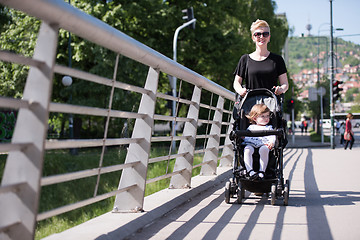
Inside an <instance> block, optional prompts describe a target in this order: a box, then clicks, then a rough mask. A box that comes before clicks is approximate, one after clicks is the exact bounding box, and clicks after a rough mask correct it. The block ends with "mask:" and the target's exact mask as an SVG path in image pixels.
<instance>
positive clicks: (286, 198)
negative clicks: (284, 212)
mask: <svg viewBox="0 0 360 240" xmlns="http://www.w3.org/2000/svg"><path fill="white" fill-rule="evenodd" d="M289 193H290V182H289V180H286V183H285V185H284V206H287V205H288V204H289Z"/></svg>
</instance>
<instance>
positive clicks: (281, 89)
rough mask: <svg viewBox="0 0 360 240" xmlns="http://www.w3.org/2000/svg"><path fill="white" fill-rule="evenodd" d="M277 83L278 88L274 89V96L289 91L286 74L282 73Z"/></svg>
mask: <svg viewBox="0 0 360 240" xmlns="http://www.w3.org/2000/svg"><path fill="white" fill-rule="evenodd" d="M279 83H280V86H276V87H275V94H276V95H280V94H282V93H285V92H286V91H287V90H288V89H289V81H288V78H287V75H286V73H283V74H281V75H280V76H279Z"/></svg>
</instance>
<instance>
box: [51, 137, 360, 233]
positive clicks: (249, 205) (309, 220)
mask: <svg viewBox="0 0 360 240" xmlns="http://www.w3.org/2000/svg"><path fill="white" fill-rule="evenodd" d="M291 140H292V139H291V138H290V139H289V145H288V146H287V148H286V149H285V151H284V167H285V170H284V176H285V178H286V179H290V180H291V190H290V201H289V206H287V207H284V206H281V204H282V203H279V205H278V206H272V205H270V203H269V199H268V198H266V197H256V196H254V195H253V194H251V195H250V193H247V194H246V196H247V199H246V200H245V202H244V204H242V205H239V204H226V203H224V186H225V182H226V181H227V180H228V179H229V178H230V177H231V175H232V173H231V168H225V167H223V168H218V169H219V170H218V175H217V176H197V177H195V178H193V181H192V188H191V189H165V190H163V191H160V192H157V193H155V194H152V195H150V196H148V197H146V198H145V202H144V209H145V212H143V213H127V214H121V213H120V214H113V213H107V214H104V215H102V216H100V217H97V218H95V219H92V220H90V221H88V222H86V223H84V224H81V225H79V226H77V227H74V228H72V229H69V230H67V231H64V232H62V233H60V234H54V235H52V236H49V237H47V238H45V239H47V240H60V239H61V240H62V239H67V240H71V239H82V240H87V239H97V240H110V239H111V240H112V239H114V240H115V239H116V240H118V239H154V240H156V239H158V240H163V239H228V240H230V239H272V240H274V239H276V240H277V239H279V240H280V239H301V240H304V239H305V240H306V239H317V240H318V239H324V240H325V239H326V240H328V239H339V240H341V239H348V240H352V239H354V240H355V239H356V240H357V239H360V228H358V226H357V225H358V222H359V220H358V217H359V216H360V205H359V203H360V185H359V184H358V183H359V180H358V169H359V167H360V161H359V159H358V155H359V154H360V147H359V141H358V140H357V143H356V144H355V145H354V149H353V150H352V151H349V150H347V151H344V150H343V149H340V148H339V147H337V148H336V149H330V144H329V143H325V144H321V143H314V142H311V141H310V136H308V135H303V136H302V135H301V134H296V135H295V144H293V143H292V142H291ZM338 140H339V138H338V137H336V140H335V141H336V143H338ZM339 163H342V164H339ZM349 166H351V167H349ZM352 166H354V167H352ZM340 173H346V174H341V175H340ZM232 201H234V199H232ZM280 202H281V200H280Z"/></svg>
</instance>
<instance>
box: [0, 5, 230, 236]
mask: <svg viewBox="0 0 360 240" xmlns="http://www.w3.org/2000/svg"><path fill="white" fill-rule="evenodd" d="M0 3H2V4H4V5H6V6H8V7H11V8H14V9H17V10H20V11H23V12H25V13H26V14H29V15H31V16H34V17H36V18H37V19H40V20H41V21H42V24H41V28H40V31H39V35H38V39H37V44H36V48H35V51H34V55H33V57H32V58H29V57H24V56H20V55H18V54H15V53H10V52H7V51H4V50H1V51H0V60H1V61H6V62H12V63H18V64H21V65H26V66H29V67H30V70H29V73H28V77H27V80H26V85H25V88H24V91H23V97H22V99H15V98H5V97H0V108H6V109H13V110H18V114H17V119H16V125H15V129H14V133H13V136H12V139H11V143H2V144H0V152H1V153H3V154H4V153H5V154H7V159H6V165H5V169H4V174H3V176H2V182H1V188H0V208H1V209H0V212H1V214H0V238H1V236H2V237H4V238H5V236H6V238H10V239H32V238H33V237H34V231H35V230H34V229H35V225H36V221H40V220H43V219H47V218H50V217H53V216H56V215H59V214H61V213H65V212H69V211H71V210H74V209H77V208H81V207H84V206H87V205H90V204H92V203H95V202H99V201H102V200H104V199H107V198H111V197H114V196H115V197H116V198H115V204H114V210H113V212H136V211H141V210H142V207H143V202H144V195H145V188H146V185H147V184H149V183H153V182H156V181H160V180H163V179H170V188H188V187H190V186H191V177H192V171H193V169H194V168H198V167H201V175H212V174H216V168H217V165H218V162H219V161H220V165H231V164H232V158H233V151H232V146H231V143H230V140H229V139H228V137H227V136H228V134H229V131H230V130H231V127H230V126H231V121H232V120H231V119H232V118H231V114H232V112H231V111H230V109H231V108H232V102H233V100H234V99H235V95H234V93H232V92H230V91H229V90H227V89H224V88H223V87H221V86H219V85H217V84H216V83H214V82H212V81H210V80H208V79H207V78H205V77H203V76H201V75H199V74H198V73H196V72H194V71H192V70H190V69H188V68H186V67H184V66H182V65H180V64H178V63H176V62H174V61H173V60H171V59H169V58H167V57H165V56H164V55H162V54H160V53H159V52H156V51H155V50H153V49H151V48H149V47H147V46H145V45H143V44H141V43H139V42H138V41H136V40H134V39H132V38H130V37H129V36H127V35H126V34H124V33H122V32H120V31H118V30H116V29H114V28H113V27H111V26H109V25H107V24H105V23H104V22H102V21H100V20H98V19H96V18H94V17H92V16H89V15H87V14H85V13H83V12H81V11H80V10H78V9H76V8H74V7H72V6H70V5H69V4H67V3H65V2H64V1H62V0H27V1H23V0H12V1H6V0H0ZM60 28H61V29H64V30H67V31H69V32H71V33H72V34H74V35H76V36H79V37H81V38H83V39H85V40H87V41H89V42H92V43H95V44H97V45H99V46H102V47H104V48H107V49H109V50H111V51H113V52H115V53H116V54H117V57H116V60H115V68H114V77H113V79H108V78H104V77H102V76H97V75H94V74H91V73H89V72H87V70H86V69H83V70H78V69H74V68H69V67H65V66H60V65H57V64H56V62H55V61H56V53H57V46H58V43H57V40H58V31H59V29H60ZM119 55H123V56H126V57H128V58H130V59H133V60H135V61H137V62H139V63H141V64H143V65H146V66H148V67H149V70H148V75H147V79H146V82H145V85H144V87H139V86H134V85H131V84H128V83H124V82H121V81H119V80H118V79H116V72H117V69H118V66H117V65H118V62H119ZM161 72H162V73H165V74H169V75H171V76H175V77H176V78H178V79H181V80H182V81H185V82H186V83H189V84H191V85H193V94H192V98H191V99H184V98H180V97H176V98H175V97H172V96H170V95H166V94H163V93H160V92H158V81H159V74H160V73H161ZM54 74H60V75H68V76H71V77H74V78H76V79H79V80H81V81H88V82H93V83H97V84H100V85H104V86H108V87H109V88H111V91H110V94H109V99H110V100H109V103H108V108H98V107H91V106H80V105H70V104H65V103H54V102H52V101H51V94H52V80H53V78H54ZM118 89H121V90H124V91H130V92H135V93H138V94H141V101H140V104H139V108H138V110H137V112H128V111H122V110H121V109H113V108H112V98H113V92H114V91H115V90H118ZM204 91H208V92H210V93H211V94H212V96H217V103H216V106H214V104H213V103H212V102H211V103H210V104H209V103H207V104H205V103H202V102H201V96H202V93H203V92H204ZM214 98H215V97H214ZM158 99H165V100H172V101H177V104H179V103H181V104H185V105H187V106H188V110H187V116H186V117H180V116H165V115H160V114H156V101H157V100H158ZM212 99H213V97H212ZM225 102H226V103H228V106H229V107H228V110H224V108H225V107H224V105H225ZM200 109H206V110H207V111H208V112H209V115H208V116H209V118H208V119H199V111H200ZM51 113H68V114H81V115H88V116H99V117H103V118H104V129H105V130H104V137H103V138H102V139H66V140H56V139H48V138H47V131H48V119H49V114H51ZM210 117H211V119H210ZM110 119H134V121H135V123H134V127H133V131H132V136H131V138H108V137H107V132H108V128H109V121H110ZM156 120H159V121H167V122H172V121H176V122H184V128H183V132H182V133H181V134H179V135H178V136H155V135H154V134H153V132H154V129H153V128H154V121H156ZM199 124H206V125H207V126H209V127H210V132H208V131H206V133H205V134H203V135H199V134H198V132H197V129H198V126H199ZM224 129H225V130H224ZM207 130H208V129H207ZM199 140H202V141H204V146H203V147H202V148H198V144H196V142H197V141H199ZM170 141H176V142H178V146H179V147H178V151H177V153H175V154H171V152H169V155H165V156H157V157H153V158H151V157H150V147H151V145H152V143H155V142H170ZM121 145H128V150H127V155H126V159H125V162H124V163H122V164H115V165H111V166H103V164H102V162H103V157H104V151H105V149H106V147H109V146H121ZM96 147H97V148H101V149H102V152H101V156H100V161H99V167H95V168H90V169H85V170H81V171H74V172H67V173H63V174H55V175H50V176H42V170H43V166H44V155H45V154H46V151H47V150H54V149H55V150H56V149H71V148H79V149H81V148H96ZM220 153H221V157H219V154H220ZM196 154H203V161H202V163H200V164H197V165H194V156H195V155H196ZM169 159H176V160H175V167H174V169H172V171H166V173H165V174H164V175H162V176H157V177H155V178H152V179H147V171H148V165H149V164H151V163H156V162H162V161H169ZM114 172H119V173H120V172H121V178H120V182H119V185H118V188H117V189H116V190H113V191H109V192H106V193H102V194H99V193H98V191H97V189H98V187H99V184H101V183H100V182H99V179H100V176H101V175H102V174H106V173H114ZM95 176H96V177H97V184H96V187H95V190H94V196H93V197H90V198H88V199H85V200H82V201H79V202H75V203H72V204H68V205H65V206H60V207H57V208H55V209H51V210H49V211H46V212H41V213H38V209H39V199H40V190H41V188H42V187H45V186H48V185H53V184H59V183H64V182H69V181H73V180H76V179H83V178H89V177H95Z"/></svg>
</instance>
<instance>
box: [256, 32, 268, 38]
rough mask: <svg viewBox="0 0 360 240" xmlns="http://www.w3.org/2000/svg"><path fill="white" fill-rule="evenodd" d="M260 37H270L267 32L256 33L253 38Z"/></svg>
mask: <svg viewBox="0 0 360 240" xmlns="http://www.w3.org/2000/svg"><path fill="white" fill-rule="evenodd" d="M261 35H263V37H268V36H269V35H270V33H269V32H263V33H261V32H256V33H254V36H255V37H261Z"/></svg>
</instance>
